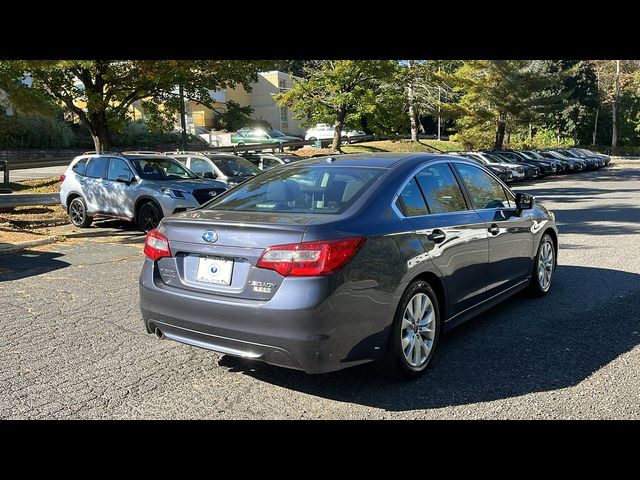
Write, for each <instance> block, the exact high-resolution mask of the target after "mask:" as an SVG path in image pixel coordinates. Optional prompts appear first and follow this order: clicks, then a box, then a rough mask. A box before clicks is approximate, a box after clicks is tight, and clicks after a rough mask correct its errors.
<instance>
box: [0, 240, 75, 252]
mask: <svg viewBox="0 0 640 480" xmlns="http://www.w3.org/2000/svg"><path fill="white" fill-rule="evenodd" d="M61 240H65V237H62V236H53V237H45V238H39V239H38V240H29V241H27V242H17V243H12V244H9V245H5V246H3V245H0V255H1V254H3V253H13V252H17V251H20V250H24V249H25V248H30V247H40V246H42V245H49V244H51V243H56V242H59V241H61Z"/></svg>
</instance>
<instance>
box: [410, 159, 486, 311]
mask: <svg viewBox="0 0 640 480" xmlns="http://www.w3.org/2000/svg"><path fill="white" fill-rule="evenodd" d="M407 187H408V188H410V189H414V190H415V189H417V190H418V191H419V192H420V194H421V195H422V199H423V200H424V203H425V206H426V212H427V213H426V214H421V211H423V207H422V206H421V205H420V201H421V200H420V197H418V196H417V195H416V192H413V193H411V192H405V193H408V194H410V196H411V197H413V198H414V202H417V203H414V206H413V207H411V208H406V207H405V214H406V215H407V217H408V221H409V222H410V224H411V225H412V227H413V229H414V230H415V232H416V234H417V235H418V237H419V238H420V240H421V242H422V244H423V246H424V247H425V249H426V251H427V252H428V253H429V256H430V258H431V260H432V261H433V263H434V264H435V266H436V267H437V268H438V270H439V271H440V273H441V274H442V276H443V278H444V281H445V285H446V290H447V297H448V306H449V314H450V315H455V314H457V313H460V312H462V311H463V310H466V309H467V308H470V307H472V306H473V305H475V304H477V303H479V302H481V301H482V300H484V298H485V295H486V284H487V276H488V274H487V270H488V261H489V241H488V234H487V230H486V227H485V223H484V220H483V219H482V217H481V216H480V215H479V214H478V213H477V212H475V211H474V210H473V209H472V208H471V207H470V206H469V205H467V202H466V200H465V197H464V195H463V192H462V189H461V187H460V185H459V184H458V182H457V180H456V178H455V176H454V173H453V171H452V170H451V167H450V165H449V164H448V163H446V162H442V163H436V164H431V165H429V166H427V167H425V168H424V169H422V170H421V171H420V172H418V174H417V175H416V176H415V177H414V178H413V179H412V180H411V181H410V182H409V184H408V185H407ZM405 190H406V188H405ZM405 193H403V194H402V195H401V197H404V196H405ZM405 204H406V200H405Z"/></svg>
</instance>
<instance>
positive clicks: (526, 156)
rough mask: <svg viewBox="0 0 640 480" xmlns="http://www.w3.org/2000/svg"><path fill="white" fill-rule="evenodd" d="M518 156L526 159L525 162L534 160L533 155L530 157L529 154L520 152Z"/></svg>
mask: <svg viewBox="0 0 640 480" xmlns="http://www.w3.org/2000/svg"><path fill="white" fill-rule="evenodd" d="M520 155H522V156H523V157H524V158H526V159H527V160H533V159H534V157H533V155H531V154H530V153H528V152H520Z"/></svg>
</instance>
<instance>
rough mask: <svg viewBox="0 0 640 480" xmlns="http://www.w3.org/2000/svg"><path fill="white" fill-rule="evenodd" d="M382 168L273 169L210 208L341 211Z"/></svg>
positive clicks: (250, 210) (322, 167) (209, 205)
mask: <svg viewBox="0 0 640 480" xmlns="http://www.w3.org/2000/svg"><path fill="white" fill-rule="evenodd" d="M384 171H385V170H384V169H380V168H363V167H325V166H316V165H312V166H305V167H293V168H285V169H275V170H270V171H268V172H266V173H264V174H262V175H260V176H257V177H255V178H253V179H251V180H248V181H247V182H245V183H243V184H242V185H240V186H239V187H236V188H234V189H233V190H232V191H230V192H229V193H227V194H223V195H221V196H220V197H218V199H216V200H214V201H213V202H210V203H208V204H207V205H206V207H204V208H205V209H207V210H237V211H247V212H275V213H327V214H335V213H342V212H343V211H344V210H346V209H347V208H349V206H350V205H351V204H352V203H353V202H355V201H356V199H357V198H358V197H359V196H360V195H361V194H362V193H363V192H364V191H366V190H367V188H369V187H370V186H371V185H372V184H373V183H374V182H375V181H376V180H377V179H378V178H379V177H380V175H382V173H384Z"/></svg>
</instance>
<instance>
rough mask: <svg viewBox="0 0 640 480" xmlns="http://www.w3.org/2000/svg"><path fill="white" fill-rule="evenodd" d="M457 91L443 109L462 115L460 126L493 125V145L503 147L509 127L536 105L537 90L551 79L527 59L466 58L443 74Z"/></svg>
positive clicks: (456, 115) (481, 126) (476, 127)
mask: <svg viewBox="0 0 640 480" xmlns="http://www.w3.org/2000/svg"><path fill="white" fill-rule="evenodd" d="M444 78H447V79H448V83H450V84H451V85H452V86H453V89H454V91H455V92H459V93H460V98H459V100H458V101H457V102H456V103H453V104H443V105H442V108H443V111H446V112H447V113H448V114H449V115H452V116H454V117H456V118H459V119H460V120H459V127H461V128H462V130H463V131H464V130H465V129H469V130H474V129H478V128H484V126H485V125H487V124H493V125H494V132H495V136H494V139H495V140H494V142H493V143H494V147H495V148H497V149H500V148H502V147H503V144H504V141H505V135H506V134H507V132H508V131H509V127H511V126H513V125H515V124H517V123H518V122H520V121H521V120H522V118H523V117H524V116H525V114H527V112H529V111H530V109H531V108H532V107H533V106H534V105H535V100H536V98H535V94H536V92H539V91H541V90H543V89H544V88H545V87H546V86H547V85H548V83H549V80H548V79H546V78H545V77H544V76H543V75H541V74H540V73H539V72H538V71H537V70H536V68H535V65H534V64H533V62H531V61H527V60H471V61H464V62H463V64H462V66H460V67H459V68H458V69H457V70H456V71H455V72H454V73H453V74H449V75H444Z"/></svg>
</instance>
